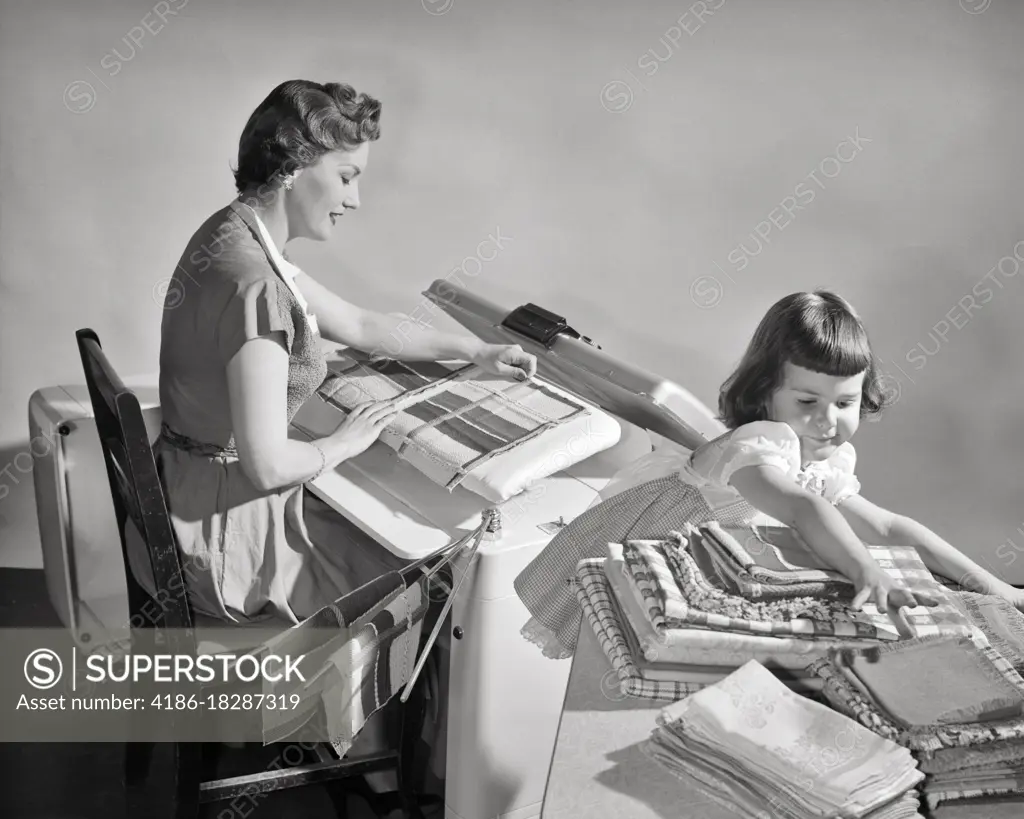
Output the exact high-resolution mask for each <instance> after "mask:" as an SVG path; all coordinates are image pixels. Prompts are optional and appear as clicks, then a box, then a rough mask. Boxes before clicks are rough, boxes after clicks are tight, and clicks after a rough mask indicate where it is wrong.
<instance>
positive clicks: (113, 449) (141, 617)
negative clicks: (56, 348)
mask: <svg viewBox="0 0 1024 819" xmlns="http://www.w3.org/2000/svg"><path fill="white" fill-rule="evenodd" d="M75 337H76V339H77V340H78V351H79V353H80V354H81V356H82V368H83V369H84V370H85V382H86V385H87V386H88V388H89V398H90V400H91V402H92V408H93V414H94V415H95V418H96V429H97V431H98V432H99V437H100V445H101V447H102V449H103V460H104V462H105V463H106V466H107V477H108V478H109V480H110V494H111V496H112V498H113V501H114V511H115V513H116V515H117V530H118V534H119V535H120V537H121V554H122V557H123V559H124V571H125V580H126V582H127V586H128V611H129V616H130V621H129V622H130V625H131V627H132V629H133V630H134V629H138V628H155V629H174V630H182V632H181V635H184V634H185V633H188V634H189V635H191V632H192V615H191V612H190V610H189V605H188V598H187V596H186V590H185V583H184V577H183V574H182V571H181V562H180V561H179V559H178V548H177V544H176V542H175V539H174V530H173V529H172V527H171V519H170V516H169V515H168V513H167V504H166V501H165V499H164V492H163V486H162V485H161V483H160V476H159V473H158V472H157V466H156V459H155V458H154V457H153V448H152V447H151V446H150V443H149V433H148V432H147V431H146V424H145V421H144V420H143V415H142V408H141V407H140V405H139V399H138V398H137V396H136V395H135V393H134V392H132V391H131V390H130V389H128V388H127V387H126V386H125V385H124V383H123V382H122V381H121V379H120V378H119V377H118V375H117V373H116V372H115V371H114V368H113V367H112V366H111V364H110V361H109V360H108V359H107V356H106V355H105V354H104V352H103V348H102V347H101V345H100V340H99V337H98V336H97V335H96V333H95V332H93V331H92V330H89V329H83V330H79V331H77V332H76V333H75ZM129 521H131V523H132V524H134V526H135V529H136V530H137V532H138V534H139V536H140V537H141V539H142V540H143V542H144V543H145V544H146V550H147V553H148V557H149V563H150V568H151V576H152V578H153V583H154V586H155V589H154V591H155V596H151V595H150V594H149V593H148V592H147V591H146V590H145V589H144V588H143V586H142V585H141V584H140V583H139V582H138V580H136V578H135V575H134V573H133V572H132V568H131V563H130V561H129V557H128V548H129V547H128V538H127V536H126V532H125V528H126V526H127V525H128V522H129ZM179 639H183V636H179ZM187 639H188V640H189V641H191V639H192V638H191V636H189V637H188V638H187ZM180 648H181V649H182V650H188V647H187V646H184V645H183V646H181V647H180Z"/></svg>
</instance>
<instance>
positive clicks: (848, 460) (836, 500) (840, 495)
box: [825, 441, 860, 506]
mask: <svg viewBox="0 0 1024 819" xmlns="http://www.w3.org/2000/svg"><path fill="white" fill-rule="evenodd" d="M829 465H830V466H831V467H832V470H831V472H830V474H829V476H828V478H827V480H826V482H825V499H826V500H828V501H830V502H831V503H832V504H833V505H835V506H838V505H839V504H840V503H842V502H843V501H844V500H846V499H847V498H850V497H852V496H853V495H857V494H859V493H860V481H859V480H857V476H856V474H854V470H855V469H856V466H857V451H856V450H855V449H854V448H853V444H851V443H850V442H849V441H847V442H846V443H844V444H843V445H842V446H841V447H839V449H837V450H836V451H835V453H834V454H833V455H832V457H831V458H829Z"/></svg>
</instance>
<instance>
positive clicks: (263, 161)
mask: <svg viewBox="0 0 1024 819" xmlns="http://www.w3.org/2000/svg"><path fill="white" fill-rule="evenodd" d="M380 109H381V105H380V103H379V102H378V101H377V100H375V99H373V98H371V97H369V96H367V95H365V94H356V92H355V91H354V90H353V89H352V88H351V87H350V86H348V85H343V84H340V83H330V84H327V85H321V84H319V83H314V82H308V81H304V80H293V81H290V82H285V83H282V84H281V85H279V86H278V87H277V88H275V89H274V90H273V91H272V92H271V93H270V95H269V96H268V97H267V98H266V99H265V100H264V101H263V102H262V103H261V104H260V105H259V107H258V108H257V109H256V110H255V111H254V112H253V114H252V116H251V117H250V118H249V121H248V123H247V124H246V126H245V130H244V131H243V133H242V136H241V139H240V141H239V149H238V170H237V171H235V186H236V189H237V190H238V193H239V197H238V199H236V200H235V201H233V202H231V204H229V205H228V206H227V207H224V208H222V209H220V210H219V211H217V212H216V213H215V214H213V216H211V217H210V218H209V219H207V220H206V222H205V223H204V224H203V225H202V227H200V228H199V230H198V231H197V232H196V233H195V235H194V236H193V237H192V240H191V241H190V242H189V245H188V247H187V248H186V249H185V252H184V254H183V255H182V257H181V260H180V261H179V262H178V266H177V269H176V270H175V273H174V276H173V278H172V279H171V283H170V285H169V287H168V293H167V298H166V301H165V304H164V307H165V312H164V318H163V325H162V334H161V347H160V402H161V407H162V414H163V428H162V430H161V434H160V437H159V439H158V441H157V443H156V445H155V451H156V455H157V462H158V465H159V468H160V473H161V478H162V481H163V484H164V489H165V492H166V498H167V506H168V510H169V512H170V515H171V518H172V521H173V526H174V531H175V535H176V536H177V541H178V545H179V548H180V551H181V553H182V558H183V562H184V570H185V573H186V583H187V587H188V594H189V598H190V601H191V604H192V606H193V608H194V610H195V611H196V612H200V613H204V614H207V615H212V616H213V617H216V618H219V619H221V620H225V621H229V622H248V621H254V620H262V619H266V618H275V619H280V620H283V621H285V622H287V623H298V622H300V621H301V620H303V619H304V618H306V617H308V616H309V615H311V614H312V613H313V612H315V611H317V610H318V609H320V608H321V607H323V606H324V605H327V604H328V603H331V602H333V601H334V600H336V599H337V598H339V597H341V596H342V595H344V594H346V593H348V592H349V591H351V590H353V589H355V588H357V587H358V586H360V585H362V584H363V583H365V582H367V581H368V580H370V579H372V578H374V577H377V576H379V575H380V574H382V573H383V572H385V571H386V570H388V569H389V568H395V567H396V566H397V565H398V561H397V559H396V558H394V557H392V556H391V555H390V554H389V553H387V552H385V551H384V550H383V549H381V548H379V547H377V546H376V545H375V544H374V543H372V542H371V541H370V540H369V539H368V538H366V537H363V536H361V535H360V534H359V533H358V531H357V530H355V528H354V527H353V526H352V525H351V524H349V523H347V522H346V521H345V520H344V519H343V518H342V517H341V516H339V515H337V514H335V513H334V512H333V511H332V510H330V509H329V508H328V507H327V506H326V505H325V504H323V502H321V501H319V500H318V499H316V498H315V497H313V496H312V495H311V494H310V493H307V492H304V491H303V484H304V483H305V482H307V481H310V480H313V479H314V478H316V477H317V476H318V475H320V474H321V473H322V472H324V471H325V470H328V469H333V468H334V467H335V466H337V465H338V464H339V463H340V462H342V461H344V460H346V459H348V458H352V457H354V456H356V455H358V454H359V453H360V452H362V451H364V450H365V449H366V448H367V447H368V446H369V445H370V444H371V443H373V441H374V440H375V439H376V438H377V436H378V435H379V434H380V432H381V430H382V429H383V428H384V427H385V426H386V425H387V424H388V423H389V422H390V421H391V420H392V418H393V417H394V410H392V409H390V408H389V406H388V404H387V402H380V403H376V404H367V405H363V406H360V407H359V408H357V409H356V410H354V411H353V412H352V413H351V414H350V415H349V416H348V417H347V418H346V419H345V421H344V422H343V423H342V424H341V425H340V426H339V427H338V429H337V430H336V431H335V432H333V433H332V434H331V435H328V436H326V437H324V438H320V439H318V440H314V441H310V442H308V443H306V442H300V441H296V440H290V439H289V437H288V425H289V422H290V421H291V419H292V417H293V416H294V415H295V412H296V411H297V410H298V409H299V407H300V406H301V405H302V403H303V402H304V401H306V399H308V398H309V397H310V396H312V394H313V393H314V392H315V390H316V389H317V388H318V387H319V386H320V384H321V383H322V382H323V380H324V378H325V376H326V374H327V367H326V363H325V359H324V355H323V353H321V352H320V350H319V341H320V339H321V337H322V338H325V339H327V340H329V341H333V342H338V343H341V344H345V345H349V346H352V347H356V348H358V349H361V350H367V351H374V350H378V349H380V348H381V347H382V346H383V345H385V344H386V343H387V341H388V340H389V339H390V338H391V337H392V335H393V333H394V332H395V331H396V329H397V325H398V322H399V319H397V318H394V317H391V316H386V315H383V314H380V313H376V312H372V311H369V310H364V309H361V308H359V307H356V306H355V305H352V304H350V303H348V302H347V301H345V300H343V299H342V298H340V297H339V296H337V295H335V294H334V293H332V292H331V291H330V290H329V289H327V288H326V287H324V286H323V285H322V284H319V283H318V282H317V281H315V280H314V279H313V278H312V277H311V276H309V275H308V274H307V273H305V272H303V271H302V270H299V269H298V268H297V267H295V266H294V265H292V264H291V263H290V262H288V261H287V258H286V257H285V255H284V248H285V246H286V245H287V244H288V243H289V242H291V241H292V240H295V239H303V238H305V239H312V240H315V241H326V240H328V239H329V238H330V237H331V234H332V231H333V230H334V229H335V228H336V227H337V226H338V224H339V223H340V221H341V219H342V218H343V217H344V216H345V215H347V214H348V213H349V212H350V211H354V210H355V209H356V208H358V207H359V180H360V178H361V176H362V174H363V173H365V171H366V167H367V160H368V157H369V149H370V143H371V142H372V141H374V140H376V139H378V137H379V136H380V125H379V119H380ZM390 357H392V358H401V359H407V360H425V359H426V360H442V359H460V360H466V361H471V362H473V363H475V364H478V365H479V366H481V367H482V368H483V369H484V370H485V371H487V372H490V373H496V374H502V375H507V376H514V377H518V378H529V377H531V376H532V375H533V374H534V372H535V369H536V360H535V358H534V357H533V356H532V355H529V354H527V353H525V352H523V350H522V349H521V348H520V347H518V346H517V345H494V344H486V343H483V342H481V341H478V340H475V339H471V338H467V337H463V336H456V335H452V334H447V333H441V332H436V331H433V330H428V329H424V330H422V332H420V333H419V334H418V336H416V337H413V338H410V339H408V340H407V341H406V342H405V343H404V345H403V347H402V349H401V351H400V352H399V353H398V354H394V355H391V356H390ZM132 554H133V557H132V565H133V570H134V571H135V573H136V575H137V576H139V578H140V581H141V582H142V583H143V585H144V586H146V587H147V588H150V589H151V588H152V583H151V580H150V578H151V575H150V573H149V568H148V560H146V559H142V560H139V557H140V556H142V554H143V552H142V551H141V550H140V549H139V548H133V549H132Z"/></svg>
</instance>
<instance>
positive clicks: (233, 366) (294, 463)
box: [227, 333, 394, 492]
mask: <svg viewBox="0 0 1024 819" xmlns="http://www.w3.org/2000/svg"><path fill="white" fill-rule="evenodd" d="M227 374H228V397H229V400H230V402H231V422H232V426H233V427H234V431H235V445H236V446H237V448H238V460H239V463H240V464H241V467H242V471H243V472H244V473H245V474H246V476H247V477H248V478H249V480H251V481H252V483H253V485H254V486H255V487H256V488H257V489H259V490H261V491H265V492H267V491H271V490H274V489H279V488H281V487H284V486H290V485H293V484H299V483H304V482H305V481H308V480H310V479H311V478H313V477H314V476H316V474H317V473H318V472H320V471H321V468H322V467H323V466H324V465H326V468H327V469H331V468H332V467H334V466H337V465H338V464H339V463H341V462H342V461H344V460H346V459H347V458H350V457H352V456H354V455H356V454H358V453H359V452H362V451H363V450H364V449H365V448H366V446H368V445H369V443H370V442H371V441H372V439H373V438H375V437H376V433H379V431H380V430H381V429H383V428H384V426H385V425H386V424H387V422H388V421H390V420H391V418H393V417H394V411H393V410H386V409H380V410H374V413H375V414H374V415H373V416H372V417H366V418H361V417H358V416H357V413H353V414H352V415H350V418H349V420H348V421H347V422H346V425H343V426H340V427H339V428H338V430H336V431H335V432H333V433H331V434H330V435H328V436H326V437H324V438H318V439H316V441H314V442H313V443H306V442H304V441H295V440H292V439H290V438H289V437H288V412H287V404H288V396H287V385H288V352H287V350H286V349H285V336H284V333H270V334H268V335H267V336H262V337H260V338H254V339H251V340H250V341H247V342H246V343H245V344H243V345H242V346H241V348H239V350H238V352H237V353H236V354H235V355H234V356H233V357H232V359H231V361H229V362H228V367H227ZM353 416H356V417H353ZM321 451H322V452H323V458H321V456H320V453H321Z"/></svg>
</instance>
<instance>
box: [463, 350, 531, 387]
mask: <svg viewBox="0 0 1024 819" xmlns="http://www.w3.org/2000/svg"><path fill="white" fill-rule="evenodd" d="M473 363H474V364H476V365H477V366H478V367H480V368H481V369H482V370H484V372H488V373H491V374H493V375H501V376H505V377H506V378H515V379H516V380H518V381H526V380H528V379H530V378H533V376H534V375H536V374H537V357H536V356H535V355H533V354H532V353H528V352H526V351H525V350H524V349H523V348H522V347H520V346H519V345H518V344H485V345H484V346H483V349H481V351H480V352H479V353H477V355H476V356H475V357H474V358H473Z"/></svg>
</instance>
